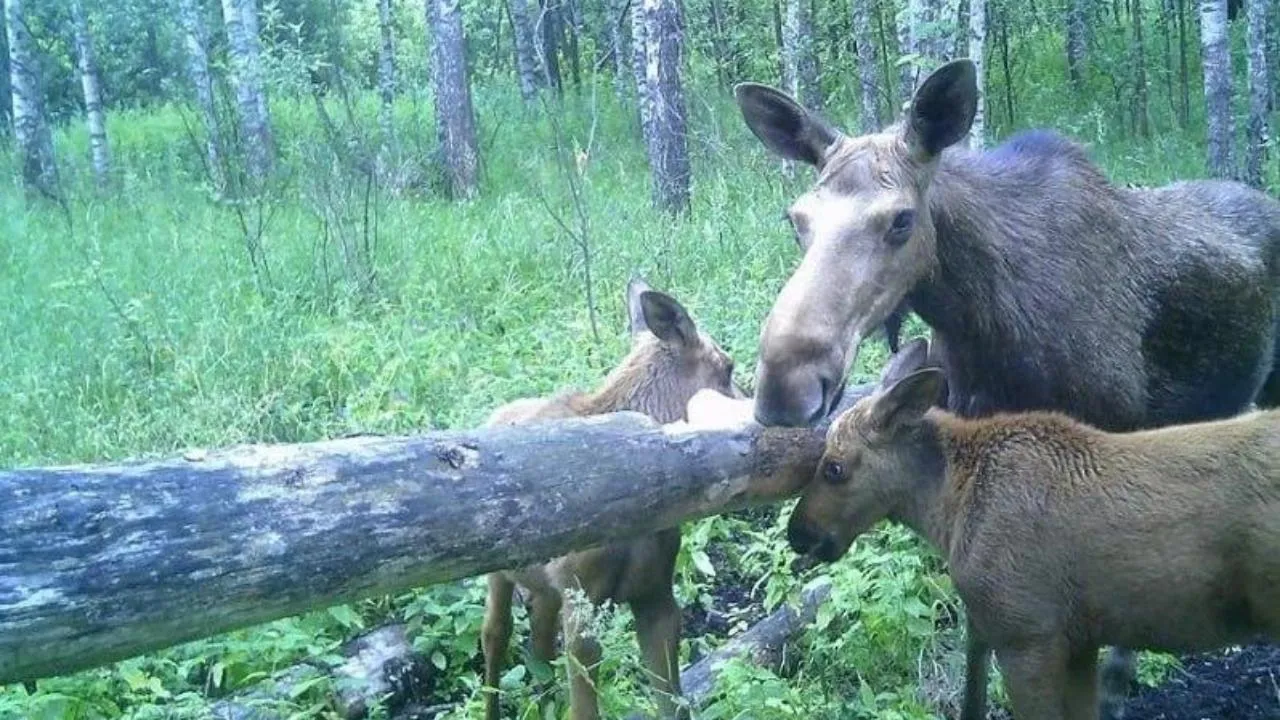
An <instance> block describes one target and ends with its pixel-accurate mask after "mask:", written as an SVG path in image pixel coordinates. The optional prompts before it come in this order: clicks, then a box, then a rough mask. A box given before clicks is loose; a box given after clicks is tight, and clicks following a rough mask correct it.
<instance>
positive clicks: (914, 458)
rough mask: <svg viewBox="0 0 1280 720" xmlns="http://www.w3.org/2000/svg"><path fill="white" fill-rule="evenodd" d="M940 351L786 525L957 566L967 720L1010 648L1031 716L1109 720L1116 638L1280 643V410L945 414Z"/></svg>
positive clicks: (867, 417)
mask: <svg viewBox="0 0 1280 720" xmlns="http://www.w3.org/2000/svg"><path fill="white" fill-rule="evenodd" d="M926 353H927V343H925V342H924V341H913V343H911V344H909V345H907V346H904V347H903V349H902V351H901V352H899V353H898V354H897V355H896V356H894V358H893V360H892V361H891V363H890V366H889V367H888V368H887V369H886V372H885V375H884V378H883V379H882V381H881V384H880V387H879V388H878V389H877V391H876V393H875V394H874V395H872V396H870V397H868V398H865V399H863V400H861V401H860V402H858V404H857V405H855V406H854V407H852V408H851V409H849V410H848V411H847V412H846V413H844V414H843V415H842V416H841V417H839V418H838V419H837V420H836V422H835V423H834V424H833V425H832V427H831V429H830V430H829V431H828V434H827V448H826V452H825V454H824V456H823V458H822V461H821V464H820V465H819V466H818V470H817V472H816V474H815V478H814V480H813V482H811V483H810V484H809V486H808V487H807V488H806V489H805V491H804V493H803V496H802V499H801V501H800V503H799V504H798V505H797V506H796V509H795V511H794V513H793V514H792V516H791V519H790V523H789V525H788V539H789V541H790V543H791V546H792V548H793V549H795V550H796V552H799V553H808V554H812V555H814V556H816V557H817V558H818V559H820V560H824V561H833V560H835V559H837V558H839V557H840V556H842V555H843V554H844V553H845V552H846V551H847V550H848V548H849V546H850V545H851V544H852V543H853V541H854V539H855V538H857V537H858V535H860V534H861V533H863V532H865V531H866V530H868V529H869V528H870V527H871V526H872V525H873V524H875V523H876V522H877V521H879V520H881V519H883V518H888V519H891V520H894V521H897V522H901V523H904V524H905V525H907V526H908V527H910V528H912V529H913V530H915V531H916V532H918V533H920V534H921V535H923V536H925V537H926V538H927V539H928V540H929V541H930V542H931V543H933V545H934V546H936V547H937V548H938V549H939V550H940V551H941V552H942V553H943V555H944V556H945V557H946V559H947V561H948V564H949V566H950V573H951V577H952V579H953V581H954V582H955V586H956V589H957V591H958V592H959V594H960V597H961V599H962V600H963V601H964V603H965V606H966V608H967V609H968V615H969V642H970V648H969V658H970V668H971V672H973V671H974V670H975V669H978V667H977V665H976V663H975V661H976V659H978V658H981V660H982V662H981V667H980V670H981V677H979V678H976V679H977V680H978V682H977V683H976V686H977V687H979V688H981V689H982V693H981V696H976V695H977V694H976V693H974V692H969V693H967V696H966V699H965V707H964V710H963V715H962V717H963V718H964V719H965V720H977V719H978V718H982V717H984V715H985V707H983V705H984V703H985V687H986V676H985V672H986V662H985V661H986V656H987V653H988V650H989V649H994V650H995V653H996V657H997V659H998V660H999V661H1000V665H1001V669H1002V670H1003V672H1004V677H1005V683H1006V688H1007V690H1008V693H1009V698H1010V701H1011V703H1012V706H1013V707H1012V709H1013V713H1014V716H1015V717H1016V718H1018V720H1083V719H1084V718H1089V719H1092V718H1096V717H1097V716H1098V704H1097V693H1098V688H1097V676H1096V663H1097V657H1098V649H1099V647H1100V646H1103V645H1118V646H1121V647H1126V648H1134V649H1151V650H1163V651H1167V652H1192V651H1203V650H1210V649H1216V648H1219V647H1222V646H1225V645H1229V644H1234V643H1238V642H1244V641H1247V640H1249V639H1252V638H1254V637H1256V636H1258V635H1264V636H1267V637H1270V638H1272V639H1277V640H1280V411H1266V412H1256V411H1255V412H1249V413H1246V414H1243V415H1239V416H1236V417H1234V418H1230V419H1225V420H1218V421H1213V422H1202V423H1197V424H1187V425H1175V426H1167V427H1164V428H1160V429H1155V430H1144V431H1137V432H1128V433H1108V432H1103V431H1101V430H1098V429H1096V428H1094V427H1091V426H1089V425H1085V424H1082V423H1080V422H1077V421H1075V420H1072V419H1070V418H1068V417H1067V416H1065V415H1062V414H1057V413H1050V412H1027V413H1020V414H998V415H994V416H990V417H987V418H984V419H962V418H959V417H957V416H955V415H952V414H950V413H948V412H945V411H943V410H940V409H936V408H934V407H933V406H934V404H935V401H936V400H937V395H938V390H939V388H940V387H941V384H942V381H943V373H942V371H941V370H940V369H938V368H936V367H924V365H925V355H926Z"/></svg>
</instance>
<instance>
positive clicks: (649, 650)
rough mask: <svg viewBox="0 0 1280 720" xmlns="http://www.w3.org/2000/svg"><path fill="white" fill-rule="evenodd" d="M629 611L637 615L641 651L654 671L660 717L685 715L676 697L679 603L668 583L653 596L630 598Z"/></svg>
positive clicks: (651, 671)
mask: <svg viewBox="0 0 1280 720" xmlns="http://www.w3.org/2000/svg"><path fill="white" fill-rule="evenodd" d="M631 612H632V614H633V615H635V619H636V639H637V640H638V641H639V644H640V653H641V654H642V655H643V656H644V664H645V667H646V668H648V670H649V672H650V673H651V674H652V675H653V686H654V689H655V690H656V691H657V696H658V697H657V700H658V709H659V710H660V711H661V713H662V717H664V718H671V717H676V718H682V719H683V718H687V717H688V711H687V710H686V709H685V708H683V707H680V706H679V705H678V702H677V700H676V699H677V698H678V697H679V696H680V606H679V605H677V604H676V599H675V597H674V596H673V595H672V594H671V590H670V586H668V588H667V591H666V592H664V593H660V594H659V595H658V596H657V597H655V598H649V599H646V600H645V601H644V602H632V603H631Z"/></svg>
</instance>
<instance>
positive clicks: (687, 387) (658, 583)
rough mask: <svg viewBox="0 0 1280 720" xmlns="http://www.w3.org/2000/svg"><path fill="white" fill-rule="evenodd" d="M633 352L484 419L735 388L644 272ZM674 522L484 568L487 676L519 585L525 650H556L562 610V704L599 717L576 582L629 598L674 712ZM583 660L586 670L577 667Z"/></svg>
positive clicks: (651, 403)
mask: <svg viewBox="0 0 1280 720" xmlns="http://www.w3.org/2000/svg"><path fill="white" fill-rule="evenodd" d="M627 308H628V313H629V315H630V321H631V351H630V353H629V354H628V355H627V356H626V358H624V359H623V360H622V362H621V364H619V365H618V367H616V368H615V369H614V370H613V371H612V372H611V373H610V374H609V375H608V377H606V378H605V380H604V383H603V384H602V385H601V387H599V388H598V389H597V390H596V391H595V392H591V393H579V392H569V393H564V394H561V395H558V396H555V397H551V398H526V399H522V400H516V401H514V402H511V403H508V404H506V405H503V406H502V407H500V408H498V409H497V410H495V411H494V412H493V414H492V415H491V416H490V418H489V420H488V423H487V424H488V425H511V424H518V423H526V422H532V421H537V420H548V419H553V418H567V417H580V416H586V415H598V414H603V413H610V412H618V411H623V410H631V411H636V412H642V413H645V414H646V415H649V416H650V417H652V418H654V419H655V420H657V421H658V422H661V423H670V422H675V421H677V420H681V419H684V416H685V405H686V403H688V401H689V398H691V397H693V395H694V393H696V392H697V391H698V390H701V389H703V388H711V389H714V390H717V391H719V392H723V393H725V394H729V395H733V396H734V397H742V393H741V391H740V390H739V389H738V388H737V386H736V385H735V384H734V382H733V361H732V360H731V359H730V358H729V356H728V355H727V354H725V352H724V351H723V350H721V349H720V347H719V346H718V345H717V344H716V343H715V341H714V340H712V339H711V338H710V337H708V336H707V335H706V333H703V332H700V331H699V330H698V329H697V327H696V326H695V325H694V323H693V320H692V319H690V317H689V314H688V313H687V312H686V311H685V309H684V308H683V307H682V306H681V305H680V303H678V302H676V300H674V299H673V298H671V297H670V296H668V295H665V294H663V293H660V292H657V291H654V290H651V289H649V287H648V285H647V284H645V283H644V281H643V280H639V279H633V280H632V281H631V282H630V283H628V285H627ZM679 552H680V529H679V528H671V529H668V530H663V531H662V532H659V533H656V534H654V535H649V536H646V537H643V538H639V539H635V540H631V541H626V542H619V543H614V544H612V545H606V546H602V547H598V548H593V549H590V550H585V551H581V552H575V553H572V554H569V555H565V556H564V557H560V558H557V559H555V560H552V561H550V562H548V563H546V564H543V565H534V566H530V567H525V568H522V569H519V570H513V571H503V572H496V573H492V574H490V575H489V597H488V600H487V602H486V604H485V618H484V630H483V633H482V635H481V645H482V647H483V650H484V668H485V669H484V679H485V685H486V686H489V687H491V688H497V686H498V681H499V678H500V677H501V674H502V662H503V656H504V655H505V654H506V650H507V645H508V643H509V642H510V640H511V630H512V622H511V599H512V592H513V591H514V590H515V586H516V585H517V584H518V585H520V586H522V587H524V588H525V589H526V590H528V592H529V595H530V605H531V607H530V614H529V624H530V632H531V634H532V642H531V645H532V648H531V649H532V654H533V656H534V657H535V658H537V659H539V660H541V661H544V662H549V661H550V660H552V659H553V658H554V657H555V642H556V635H557V625H558V620H560V619H561V618H563V625H564V635H565V648H566V650H567V651H568V652H569V655H570V662H569V679H570V694H569V706H570V711H571V715H572V717H573V718H574V720H586V719H588V718H597V717H599V708H598V703H597V700H596V693H595V672H594V667H595V665H596V664H597V663H599V661H600V655H601V653H600V647H599V645H598V644H597V643H596V641H595V640H594V639H592V638H591V637H589V635H588V634H586V633H584V632H583V631H582V628H581V627H580V624H581V618H580V617H579V615H578V614H576V613H575V609H574V607H573V603H572V602H571V599H570V596H568V595H566V594H565V590H567V589H569V588H581V590H582V591H583V592H584V593H585V594H586V597H587V598H588V599H589V600H590V601H591V603H593V604H600V603H602V602H604V601H605V600H612V601H613V602H616V603H627V604H628V605H629V606H630V607H631V611H632V613H633V614H634V615H635V622H636V635H637V638H638V640H639V644H640V650H641V654H642V655H643V656H644V662H645V666H646V667H647V668H648V670H649V672H651V673H652V674H653V676H654V678H655V681H656V682H655V686H656V688H657V690H658V704H659V706H660V708H661V709H662V711H663V714H664V715H666V716H671V715H672V714H673V713H674V712H675V711H676V703H674V702H673V697H674V696H677V695H679V694H680V670H679V649H680V609H679V607H678V606H677V605H676V601H675V596H674V595H673V594H672V589H671V585H672V580H673V575H674V572H675V562H676V555H677V554H678V553H679ZM584 669H585V670H588V674H584V672H583V671H584ZM485 717H486V718H487V719H488V720H497V718H498V696H497V694H496V693H495V692H494V691H490V692H489V693H488V694H486V696H485Z"/></svg>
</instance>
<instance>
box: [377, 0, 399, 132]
mask: <svg viewBox="0 0 1280 720" xmlns="http://www.w3.org/2000/svg"><path fill="white" fill-rule="evenodd" d="M378 30H379V34H380V35H381V40H382V43H381V44H380V45H379V46H378V96H379V97H380V98H381V99H382V105H381V106H380V107H379V108H378V124H379V125H381V126H382V147H384V148H386V147H390V146H392V145H393V144H394V143H395V130H396V126H395V102H396V47H395V24H394V17H393V15H392V13H391V0H378Z"/></svg>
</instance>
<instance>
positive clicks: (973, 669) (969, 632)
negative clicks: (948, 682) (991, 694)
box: [960, 623, 991, 720]
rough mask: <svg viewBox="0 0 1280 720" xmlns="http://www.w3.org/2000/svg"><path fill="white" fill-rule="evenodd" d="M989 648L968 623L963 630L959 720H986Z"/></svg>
mask: <svg viewBox="0 0 1280 720" xmlns="http://www.w3.org/2000/svg"><path fill="white" fill-rule="evenodd" d="M990 655H991V646H990V645H987V644H986V642H984V641H983V640H982V639H981V638H980V637H978V635H977V632H976V631H975V630H974V629H973V623H969V624H968V625H967V627H966V629H965V670H964V707H963V708H962V709H961V710H960V720H986V718H987V672H988V669H989V668H990V664H989V663H988V659H989V656H990Z"/></svg>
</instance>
